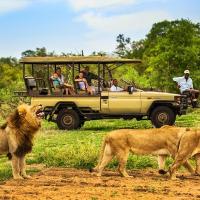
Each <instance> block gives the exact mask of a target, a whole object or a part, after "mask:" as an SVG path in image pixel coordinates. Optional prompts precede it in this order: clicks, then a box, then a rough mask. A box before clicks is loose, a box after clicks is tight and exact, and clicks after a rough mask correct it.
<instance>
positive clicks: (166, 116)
mask: <svg viewBox="0 0 200 200" xmlns="http://www.w3.org/2000/svg"><path fill="white" fill-rule="evenodd" d="M150 118H151V122H152V124H153V125H154V126H155V127H156V128H160V127H161V126H163V125H170V126H171V125H173V124H174V123H175V120H176V114H175V113H174V112H173V110H172V109H171V108H169V107H167V106H158V107H156V108H154V110H153V111H152V113H151V116H150Z"/></svg>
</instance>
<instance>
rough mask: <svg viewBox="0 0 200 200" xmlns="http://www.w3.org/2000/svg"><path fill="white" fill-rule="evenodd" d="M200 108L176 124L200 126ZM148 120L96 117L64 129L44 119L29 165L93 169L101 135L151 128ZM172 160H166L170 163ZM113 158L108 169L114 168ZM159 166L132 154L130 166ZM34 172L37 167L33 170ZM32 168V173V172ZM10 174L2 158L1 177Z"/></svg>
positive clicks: (6, 176) (28, 161)
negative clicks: (112, 131)
mask: <svg viewBox="0 0 200 200" xmlns="http://www.w3.org/2000/svg"><path fill="white" fill-rule="evenodd" d="M199 121H200V111H194V112H190V113H189V114H188V115H185V116H181V117H178V118H177V121H176V125H177V126H184V127H199ZM151 127H152V125H151V123H150V122H149V121H136V120H130V121H129V120H122V119H120V120H97V121H89V122H86V123H85V125H84V127H83V128H82V129H80V130H74V131H61V130H58V128H57V126H56V125H55V124H54V123H48V122H46V121H44V122H43V125H42V129H41V130H40V132H38V134H37V137H36V139H35V141H34V143H35V145H34V148H33V152H32V153H31V154H29V155H28V156H27V163H28V164H39V163H42V164H45V165H46V166H47V167H50V166H56V167H75V168H87V169H88V168H91V167H93V166H95V164H96V163H97V160H98V155H99V150H100V146H101V143H102V138H103V137H104V136H105V134H106V133H107V132H109V131H111V130H114V129H120V128H132V129H143V128H151ZM170 163H171V160H170V159H169V160H168V161H167V164H168V165H169V164H170ZM116 166H117V161H116V160H113V161H112V162H111V163H110V164H109V166H108V167H109V168H115V167H116ZM148 167H151V168H157V162H156V158H155V157H152V156H136V155H130V156H129V159H128V163H127V168H128V169H144V168H148ZM31 171H32V172H34V169H33V170H31ZM31 171H30V172H29V173H31ZM10 177H11V167H10V164H9V162H8V161H7V159H6V157H0V180H5V179H8V178H10Z"/></svg>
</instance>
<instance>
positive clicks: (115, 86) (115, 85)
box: [110, 79, 125, 92]
mask: <svg viewBox="0 0 200 200" xmlns="http://www.w3.org/2000/svg"><path fill="white" fill-rule="evenodd" d="M111 84H112V86H111V88H110V91H111V92H122V91H125V90H124V89H123V88H121V87H119V86H118V80H117V79H113V80H112V83H111Z"/></svg>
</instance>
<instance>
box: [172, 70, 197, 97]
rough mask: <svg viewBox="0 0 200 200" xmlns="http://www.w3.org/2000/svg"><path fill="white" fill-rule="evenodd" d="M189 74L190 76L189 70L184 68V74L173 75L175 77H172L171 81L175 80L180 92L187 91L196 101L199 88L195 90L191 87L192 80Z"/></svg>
mask: <svg viewBox="0 0 200 200" xmlns="http://www.w3.org/2000/svg"><path fill="white" fill-rule="evenodd" d="M189 76H190V71H189V70H185V71H184V76H182V77H175V78H173V81H175V82H177V84H178V87H179V89H180V92H181V93H184V92H189V93H190V94H191V96H192V100H193V101H197V99H198V97H199V90H195V89H194V88H193V82H192V79H191V78H190V77H189Z"/></svg>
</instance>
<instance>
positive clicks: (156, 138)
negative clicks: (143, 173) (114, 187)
mask: <svg viewBox="0 0 200 200" xmlns="http://www.w3.org/2000/svg"><path fill="white" fill-rule="evenodd" d="M186 133H187V139H185V137H184V134H186ZM193 133H194V131H192V130H189V129H186V128H177V127H170V126H165V127H163V128H160V129H148V130H131V129H122V130H116V131H112V132H110V133H108V135H107V136H106V137H105V139H104V142H103V145H102V151H101V154H100V159H99V163H98V165H97V166H96V167H95V168H94V169H93V171H97V176H101V174H102V171H103V169H104V167H105V166H106V165H107V164H108V163H109V162H110V161H111V159H112V158H113V157H114V156H116V158H117V159H118V161H119V167H118V170H119V172H120V174H121V175H122V176H124V177H129V175H128V174H127V172H126V169H125V166H126V162H127V158H128V154H129V152H132V153H134V154H142V155H144V154H152V155H158V165H159V170H160V171H161V172H164V165H165V158H166V156H168V155H171V156H172V157H173V158H175V164H173V165H172V168H171V169H170V174H171V177H173V173H174V171H175V170H176V168H177V166H179V164H180V158H181V159H182V160H181V164H183V166H184V167H186V168H187V169H188V171H189V172H190V173H192V174H193V173H194V170H193V168H192V167H191V165H190V164H189V162H188V161H187V158H188V156H190V155H189V154H191V152H193V151H192V150H190V148H191V147H192V148H193V149H194V148H195V149H197V148H196V146H197V143H198V142H199V136H198V137H197V138H196V140H197V141H198V142H196V141H194V140H195V137H196V136H193ZM195 133H196V132H195ZM198 145H199V143H198ZM199 147H200V146H199ZM177 152H178V153H177ZM198 152H199V150H198ZM185 154H186V155H185ZM181 155H184V156H185V157H182V156H181ZM198 163H199V161H198ZM196 172H199V167H197V169H196Z"/></svg>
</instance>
